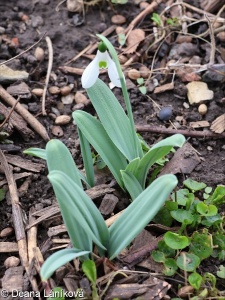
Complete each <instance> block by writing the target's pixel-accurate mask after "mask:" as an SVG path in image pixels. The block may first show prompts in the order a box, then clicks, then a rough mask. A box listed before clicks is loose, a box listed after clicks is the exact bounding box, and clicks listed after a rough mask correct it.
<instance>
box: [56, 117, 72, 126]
mask: <svg viewBox="0 0 225 300" xmlns="http://www.w3.org/2000/svg"><path fill="white" fill-rule="evenodd" d="M70 120H71V117H70V116H67V115H61V116H58V117H57V118H56V119H55V124H56V125H66V124H68V123H69V122H70Z"/></svg>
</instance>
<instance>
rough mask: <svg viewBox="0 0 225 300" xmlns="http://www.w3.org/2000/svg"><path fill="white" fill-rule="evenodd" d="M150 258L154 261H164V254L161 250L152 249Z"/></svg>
mask: <svg viewBox="0 0 225 300" xmlns="http://www.w3.org/2000/svg"><path fill="white" fill-rule="evenodd" d="M152 258H153V259H154V261H156V262H162V263H163V262H164V261H165V259H166V258H165V255H164V253H163V252H161V251H158V250H153V251H152Z"/></svg>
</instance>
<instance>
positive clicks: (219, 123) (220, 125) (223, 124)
mask: <svg viewBox="0 0 225 300" xmlns="http://www.w3.org/2000/svg"><path fill="white" fill-rule="evenodd" d="M210 129H211V130H212V131H213V132H215V133H222V132H224V130H225V114H223V115H221V116H219V117H218V118H216V119H215V120H214V121H213V122H212V125H211V127H210Z"/></svg>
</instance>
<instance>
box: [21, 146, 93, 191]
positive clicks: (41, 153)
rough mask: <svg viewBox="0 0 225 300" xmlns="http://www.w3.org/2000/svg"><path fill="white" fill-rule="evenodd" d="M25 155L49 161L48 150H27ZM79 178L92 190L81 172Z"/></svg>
mask: <svg viewBox="0 0 225 300" xmlns="http://www.w3.org/2000/svg"><path fill="white" fill-rule="evenodd" d="M23 153H25V154H28V155H31V156H36V157H40V158H42V159H44V160H47V155H46V149H39V148H29V149H27V150H24V151H23ZM79 177H80V179H81V180H82V181H83V182H84V183H85V184H86V186H87V187H88V188H90V185H89V184H88V182H87V179H86V178H85V176H84V174H83V173H81V171H79Z"/></svg>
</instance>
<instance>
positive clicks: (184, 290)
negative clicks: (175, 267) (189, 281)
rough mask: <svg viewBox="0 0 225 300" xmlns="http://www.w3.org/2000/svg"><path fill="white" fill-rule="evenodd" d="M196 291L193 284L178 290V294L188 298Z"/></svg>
mask: <svg viewBox="0 0 225 300" xmlns="http://www.w3.org/2000/svg"><path fill="white" fill-rule="evenodd" d="M193 292H194V288H193V287H192V286H191V285H186V286H183V287H182V288H180V289H179V290H178V296H179V297H181V298H182V299H183V298H187V297H188V296H190V294H192V293H193Z"/></svg>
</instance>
